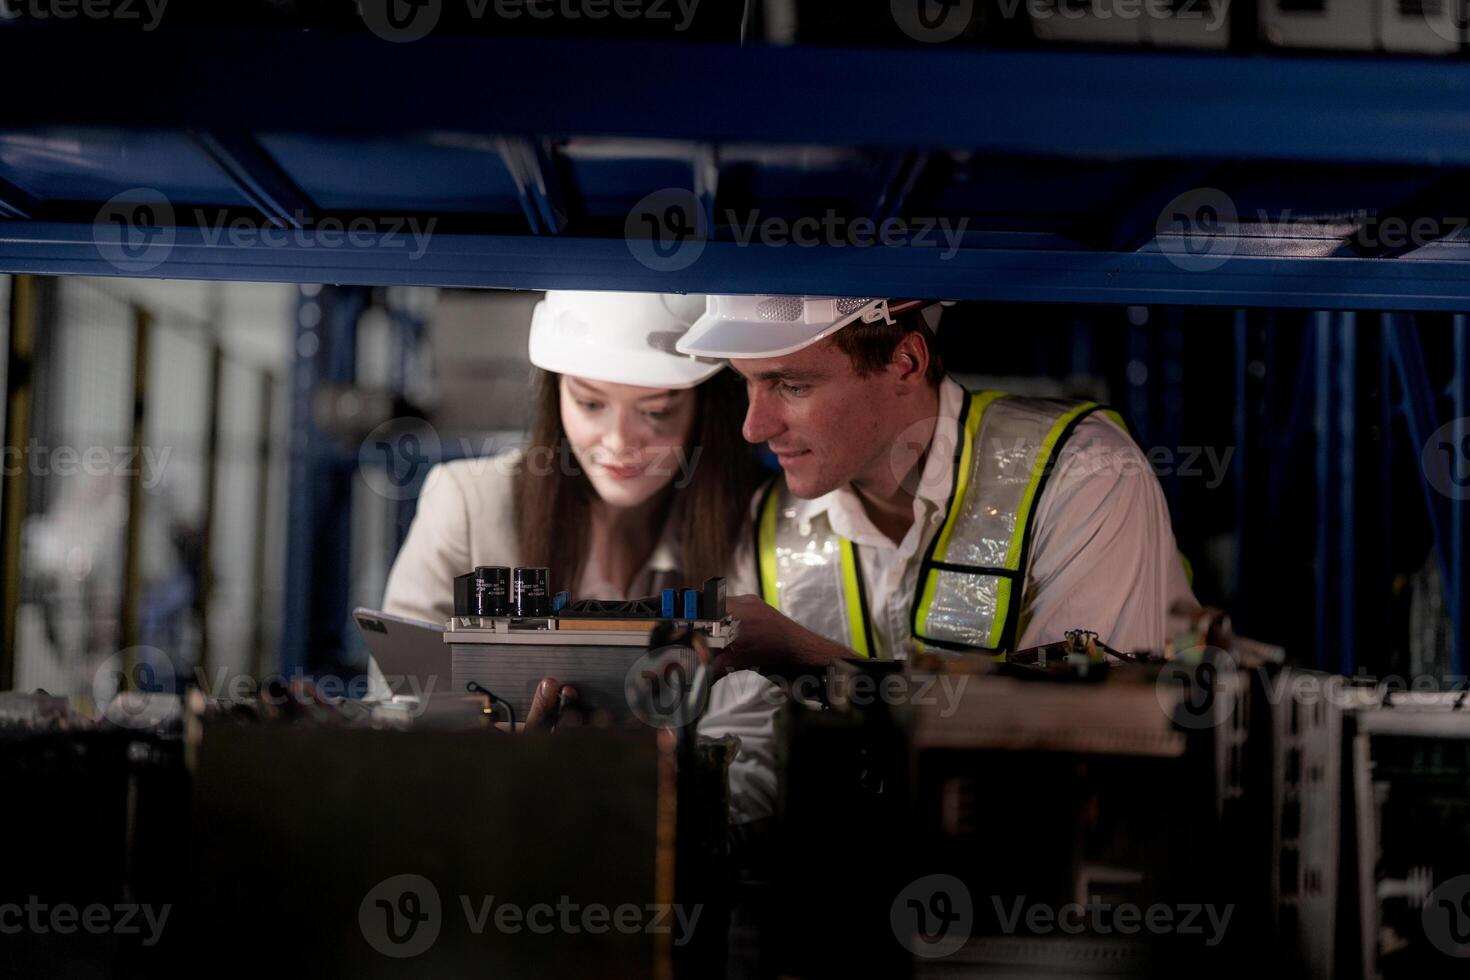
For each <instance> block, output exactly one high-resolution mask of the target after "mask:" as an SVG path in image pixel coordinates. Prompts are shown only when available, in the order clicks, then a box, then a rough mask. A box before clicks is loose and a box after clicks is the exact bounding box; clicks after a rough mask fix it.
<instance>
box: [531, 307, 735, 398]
mask: <svg viewBox="0 0 1470 980" xmlns="http://www.w3.org/2000/svg"><path fill="white" fill-rule="evenodd" d="M704 306H705V303H704V296H703V295H701V294H697V293H696V294H691V295H684V294H681V293H619V292H613V293H602V292H591V291H587V290H579V289H552V290H549V291H547V293H546V297H545V298H544V299H542V300H541V301H540V302H539V303H537V304H536V309H535V310H534V311H533V312H532V313H531V363H532V364H534V365H536V366H537V367H539V368H543V369H545V370H547V371H555V372H556V373H558V374H570V375H574V376H575V377H579V378H588V379H590V380H592V381H610V382H613V383H615V384H628V385H639V386H640V387H644V388H693V387H694V386H695V385H697V384H700V383H702V382H704V381H706V380H708V379H709V378H711V377H713V376H714V375H716V374H718V373H719V372H720V369H721V368H723V367H724V366H725V365H724V363H723V362H722V361H709V360H701V359H699V358H696V357H694V356H691V355H687V354H681V353H679V352H677V351H676V350H675V349H674V345H675V342H676V341H678V340H679V339H680V338H681V337H683V336H684V333H685V331H687V330H688V329H689V325H690V324H691V323H693V322H694V320H695V319H696V318H697V317H698V316H699V315H700V313H701V312H702V311H703V310H704Z"/></svg>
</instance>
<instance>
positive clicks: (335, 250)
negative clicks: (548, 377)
mask: <svg viewBox="0 0 1470 980" xmlns="http://www.w3.org/2000/svg"><path fill="white" fill-rule="evenodd" d="M214 237H215V238H216V240H214V241H211V240H210V238H211V233H210V230H209V229H204V230H200V229H197V228H188V227H181V228H178V229H177V230H176V232H175V235H174V241H173V244H172V246H171V247H170V249H169V250H168V253H167V255H166V257H165V258H164V259H163V261H162V262H161V263H160V264H159V265H158V266H157V267H156V268H153V269H150V270H148V271H147V272H146V275H148V276H151V277H154V278H179V279H227V280H247V281H265V282H301V283H307V282H335V283H341V284H364V285H426V286H487V287H496V288H514V289H546V288H564V289H625V290H647V291H660V292H667V291H687V292H733V293H740V292H747V293H753V292H774V293H803V292H807V293H838V294H843V293H848V294H852V295H869V294H889V295H916V296H943V297H946V298H952V299H969V300H995V301H1006V302H1031V303H1121V304H1140V305H1185V306H1188V305H1198V306H1221V307H1231V308H1236V307H1250V306H1272V307H1294V308H1300V309H1317V310H1423V311H1451V312H1458V311H1461V310H1464V309H1466V308H1467V306H1470V246H1455V247H1452V246H1451V245H1449V244H1448V243H1445V244H1442V245H1440V246H1438V248H1439V249H1440V254H1441V255H1444V256H1451V255H1453V256H1455V259H1454V260H1453V261H1449V260H1436V261H1430V260H1427V259H1425V260H1420V259H1414V260H1403V259H1397V260H1388V259H1351V258H1315V257H1291V258H1287V257H1267V256H1252V255H1239V254H1238V255H1236V256H1234V257H1233V258H1230V259H1229V260H1227V261H1225V262H1224V264H1222V265H1221V266H1220V267H1219V268H1216V269H1209V270H1203V271H1201V270H1190V269H1183V268H1180V267H1179V265H1178V264H1176V259H1177V256H1174V255H1170V254H1167V253H1161V252H1158V251H1149V250H1146V251H1141V252H1128V253H1120V252H1088V251H1083V250H1076V251H1063V250H1056V249H1027V248H1015V247H996V248H964V249H960V250H958V251H957V252H955V253H954V254H953V255H952V256H950V257H948V258H946V257H945V249H943V248H938V247H936V248H877V247H874V248H841V249H837V248H803V247H799V246H795V245H788V246H785V247H774V246H762V245H750V246H742V245H739V244H736V243H731V242H710V243H707V244H705V245H704V248H703V252H702V254H701V255H700V257H699V258H698V259H697V260H695V261H694V262H693V263H692V264H691V265H690V266H689V267H688V268H686V269H683V270H680V271H677V272H662V271H655V270H653V269H650V268H648V267H647V266H645V265H643V264H641V263H640V262H639V261H638V260H637V259H636V258H635V257H634V256H633V254H632V252H630V251H629V249H628V247H627V245H626V243H625V242H623V241H622V240H621V239H573V238H553V237H546V236H519V237H517V236H480V235H449V234H442V233H435V234H432V235H431V236H429V238H428V240H427V241H426V242H424V243H422V245H423V249H424V251H423V254H422V255H420V256H418V257H416V258H410V256H411V255H414V254H415V253H416V252H417V250H418V248H419V245H420V243H419V242H416V241H415V240H414V239H413V238H412V237H411V236H410V235H409V233H408V231H407V230H401V231H399V232H398V233H397V234H396V235H394V236H392V237H391V238H390V237H388V236H387V235H379V236H376V237H375V238H374V239H373V242H374V244H372V245H359V246H352V245H350V244H348V243H347V242H346V239H345V236H343V235H341V234H340V233H339V234H337V235H335V236H333V237H332V238H330V239H325V238H323V237H322V236H319V235H318V234H317V233H316V231H314V230H313V229H304V230H301V231H292V232H289V233H284V232H283V233H282V234H280V235H279V236H277V242H278V243H277V244H276V245H267V244H264V243H262V242H261V241H260V240H258V239H257V240H252V241H248V242H240V243H235V244H232V243H231V241H230V240H229V235H228V234H224V235H219V236H214ZM997 237H1001V236H997ZM1005 240H1010V241H1019V240H1024V236H1006V238H1005ZM0 271H6V272H17V273H34V274H39V275H97V276H109V275H113V276H115V275H118V274H120V270H119V269H118V268H117V267H116V266H114V265H112V264H111V263H110V262H108V261H107V260H106V259H105V258H104V257H103V255H102V254H101V252H99V250H98V247H97V243H96V242H95V241H94V239H93V229H92V226H91V225H73V224H54V223H35V222H31V223H0Z"/></svg>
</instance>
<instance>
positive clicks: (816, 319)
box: [678, 295, 940, 358]
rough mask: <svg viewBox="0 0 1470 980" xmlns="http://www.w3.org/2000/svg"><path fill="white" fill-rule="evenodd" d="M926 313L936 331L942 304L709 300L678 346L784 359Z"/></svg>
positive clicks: (711, 353)
mask: <svg viewBox="0 0 1470 980" xmlns="http://www.w3.org/2000/svg"><path fill="white" fill-rule="evenodd" d="M916 309H923V310H924V319H925V321H926V322H927V323H928V324H929V326H930V328H931V329H933V328H935V327H937V326H938V323H939V310H940V307H939V303H938V302H936V301H932V300H918V299H904V300H900V299H887V298H885V297H878V296H768V295H757V296H710V297H709V307H708V309H707V310H706V311H705V314H704V316H702V317H700V318H699V319H698V320H697V321H695V324H694V326H692V327H690V328H689V332H688V333H686V334H685V335H684V336H683V337H682V338H681V339H680V340H679V343H678V349H679V350H680V351H681V352H683V353H685V354H697V355H699V356H701V357H726V358H730V357H734V358H740V357H781V356H782V355H784V354H794V353H795V352H796V351H799V350H801V349H802V348H804V347H810V346H811V345H812V344H815V343H816V342H817V341H819V340H821V339H822V338H824V337H829V336H831V335H832V334H834V333H836V332H837V331H839V330H841V329H842V328H843V327H845V326H847V325H848V324H849V323H854V322H856V321H858V320H861V321H862V322H864V323H872V322H874V321H876V320H887V321H888V322H890V323H892V322H893V317H894V316H896V315H898V314H900V313H907V312H909V311H910V310H916Z"/></svg>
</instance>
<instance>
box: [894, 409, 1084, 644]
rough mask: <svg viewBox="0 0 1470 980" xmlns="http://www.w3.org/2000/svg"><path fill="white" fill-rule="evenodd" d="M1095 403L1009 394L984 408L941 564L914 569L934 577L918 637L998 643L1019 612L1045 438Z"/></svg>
mask: <svg viewBox="0 0 1470 980" xmlns="http://www.w3.org/2000/svg"><path fill="white" fill-rule="evenodd" d="M1095 407H1096V405H1094V404H1093V403H1091V402H1077V401H1071V400H1066V401H1064V400H1055V399H1039V398H1017V397H1010V396H1007V397H1003V398H997V399H996V400H994V401H993V402H991V403H990V404H989V405H988V406H987V407H986V408H985V412H984V415H983V416H982V417H981V420H980V430H979V432H978V433H977V435H976V437H975V442H974V445H973V448H972V451H971V456H970V472H969V479H968V481H967V483H968V486H967V489H966V493H965V496H964V499H963V500H959V501H956V502H955V506H956V507H958V508H959V511H958V513H957V514H956V515H954V517H955V525H954V531H953V532H952V534H951V535H950V537H949V541H948V545H949V546H948V548H947V549H944V550H941V551H938V552H936V554H935V555H934V556H933V559H932V561H933V562H934V563H935V564H936V565H937V566H940V567H936V568H932V569H925V570H923V571H921V572H920V574H921V576H933V578H934V588H933V591H932V598H931V600H930V603H929V607H928V611H927V616H926V617H925V620H924V626H923V632H922V638H923V639H928V640H931V641H932V640H937V641H940V642H942V643H949V644H956V645H962V646H967V647H978V648H980V649H984V650H1004V648H1005V646H1006V644H1005V642H1004V640H1003V637H1002V635H1001V634H1002V632H1003V630H1004V627H1005V625H1006V624H1007V623H1008V622H1011V621H1013V618H1014V617H1015V616H1017V615H1019V613H1020V603H1021V592H1022V588H1023V586H1024V582H1025V580H1024V569H1023V567H1022V566H1023V560H1024V557H1025V556H1024V551H1025V548H1024V547H1023V544H1024V542H1023V538H1024V535H1025V534H1026V526H1025V516H1026V514H1027V513H1029V511H1030V510H1031V508H1033V507H1034V506H1035V497H1036V495H1037V493H1038V491H1039V489H1040V487H1041V483H1042V477H1043V474H1044V473H1045V472H1046V467H1047V463H1048V462H1049V460H1050V458H1051V456H1052V455H1053V453H1054V451H1055V449H1056V448H1057V447H1055V446H1048V445H1047V442H1048V439H1049V438H1055V434H1057V433H1059V432H1060V430H1061V429H1062V428H1064V427H1065V425H1066V424H1067V423H1068V422H1070V421H1071V420H1072V419H1073V418H1076V417H1078V416H1080V415H1083V414H1086V413H1087V412H1088V411H1090V410H1092V409H1093V408H1095ZM943 566H951V567H947V568H946V567H943ZM1004 572H1010V573H1012V574H1010V575H1006V574H1004ZM1012 583H1014V584H1012Z"/></svg>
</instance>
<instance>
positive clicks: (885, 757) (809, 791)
mask: <svg viewBox="0 0 1470 980" xmlns="http://www.w3.org/2000/svg"><path fill="white" fill-rule="evenodd" d="M902 666H903V664H902V663H901V662H896V661H881V660H858V659H853V660H846V661H842V662H841V664H839V665H836V666H834V667H833V668H832V670H833V672H834V673H838V672H840V676H841V677H842V680H840V681H836V682H834V681H833V680H832V678H831V677H829V679H828V683H827V688H828V690H827V691H819V692H813V693H815V695H816V697H815V699H814V701H815V702H824V701H827V700H829V699H830V697H831V694H830V691H832V690H834V689H835V690H839V691H851V690H853V689H855V688H858V687H859V686H860V682H859V681H858V680H857V678H859V677H863V678H867V679H869V680H872V681H877V680H878V679H881V678H882V677H884V676H887V675H889V674H891V673H894V672H896V671H900V670H901V669H902ZM797 680H799V678H798V679H797ZM792 686H793V689H794V688H795V686H796V684H795V681H792ZM776 731H777V735H778V744H781V745H784V746H785V751H784V753H783V754H784V759H781V758H778V761H777V772H778V779H779V787H778V802H777V816H776V821H775V826H774V828H773V833H772V835H771V838H770V844H769V846H770V852H771V853H770V854H769V856H768V857H766V856H764V855H762V854H760V853H753V854H747V855H744V856H743V861H742V863H743V864H746V865H754V873H753V874H751V875H750V876H749V877H748V878H747V879H746V880H744V881H742V883H741V884H742V888H741V893H740V895H739V899H740V901H739V904H738V905H737V914H738V913H740V912H742V911H743V912H744V913H745V915H746V916H747V917H748V918H749V919H753V920H754V921H753V922H752V927H753V929H754V931H755V932H757V933H758V934H760V935H762V936H765V937H770V941H768V942H764V943H762V944H761V949H760V959H761V962H760V964H759V968H760V972H761V974H762V975H776V974H781V975H786V974H790V975H796V976H812V977H854V976H885V977H886V976H906V975H907V973H908V960H909V957H908V953H907V951H906V950H904V949H903V948H902V947H901V946H899V945H898V943H897V942H896V941H895V940H894V937H893V928H892V926H891V924H890V916H889V906H890V904H891V903H892V902H893V899H894V896H895V895H897V894H898V893H899V891H900V890H901V889H902V888H903V887H904V885H905V883H906V882H907V881H908V879H909V877H910V876H909V875H908V861H907V848H908V841H907V839H906V838H907V836H908V834H907V830H908V828H909V827H910V826H911V825H910V823H909V807H910V800H909V795H908V786H909V771H908V769H909V757H908V752H907V745H906V742H907V739H906V734H905V732H904V730H903V728H902V727H901V726H900V724H899V723H898V722H896V721H895V719H894V717H893V715H892V713H891V712H890V711H889V710H888V706H887V705H885V704H882V703H869V704H866V705H864V706H862V707H851V708H848V709H846V710H816V709H815V708H812V707H809V706H805V705H803V703H802V702H800V701H797V700H795V699H788V703H787V704H786V706H785V707H783V708H782V709H781V711H780V713H779V714H778V715H777V719H776Z"/></svg>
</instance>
